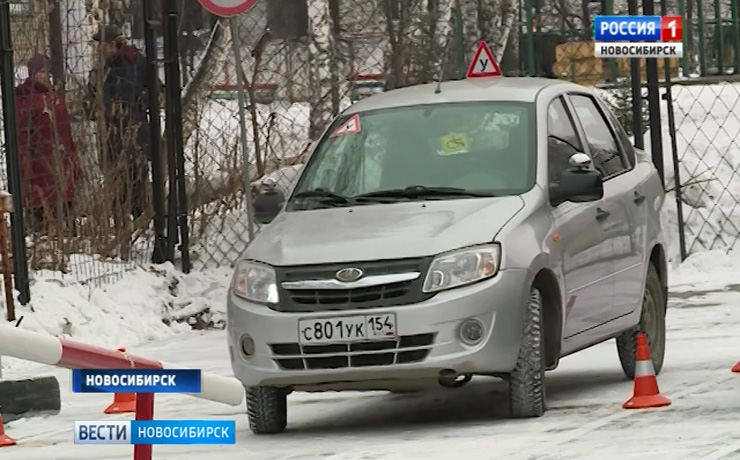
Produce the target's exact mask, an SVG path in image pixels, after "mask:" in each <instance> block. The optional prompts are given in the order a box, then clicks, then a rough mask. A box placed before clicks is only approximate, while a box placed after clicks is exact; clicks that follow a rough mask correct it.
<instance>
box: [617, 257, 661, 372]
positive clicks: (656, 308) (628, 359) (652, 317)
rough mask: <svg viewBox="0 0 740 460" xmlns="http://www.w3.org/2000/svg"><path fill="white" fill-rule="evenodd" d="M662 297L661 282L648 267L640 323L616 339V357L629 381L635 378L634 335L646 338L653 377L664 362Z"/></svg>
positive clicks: (652, 267)
mask: <svg viewBox="0 0 740 460" xmlns="http://www.w3.org/2000/svg"><path fill="white" fill-rule="evenodd" d="M666 302H667V299H666V296H665V288H664V286H663V282H662V281H661V280H660V275H658V270H656V269H655V266H654V265H653V264H650V266H649V267H648V271H647V279H646V281H645V291H644V293H643V299H642V313H641V315H640V324H639V325H638V326H636V327H634V328H632V329H630V330H628V331H625V332H623V333H622V334H621V335H620V336H619V337H617V354H618V355H619V362H620V364H621V365H622V370H623V371H624V375H625V376H626V377H627V378H628V379H630V380H632V379H634V378H635V358H636V356H635V355H636V353H637V333H638V332H644V333H645V334H646V335H647V337H648V345H649V348H650V358H651V359H652V361H653V368H654V369H655V375H658V374H660V370H661V369H662V368H663V361H664V360H665V334H666V327H665V314H666Z"/></svg>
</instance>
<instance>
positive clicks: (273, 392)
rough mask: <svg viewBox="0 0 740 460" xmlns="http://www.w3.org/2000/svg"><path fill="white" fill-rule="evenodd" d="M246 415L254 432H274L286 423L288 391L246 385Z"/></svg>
mask: <svg viewBox="0 0 740 460" xmlns="http://www.w3.org/2000/svg"><path fill="white" fill-rule="evenodd" d="M246 391H247V417H248V418H249V428H250V429H251V430H252V432H253V433H254V434H275V433H280V432H282V431H283V430H285V426H286V425H287V424H288V398H287V395H288V391H287V390H286V389H284V388H277V387H248V388H247V389H246Z"/></svg>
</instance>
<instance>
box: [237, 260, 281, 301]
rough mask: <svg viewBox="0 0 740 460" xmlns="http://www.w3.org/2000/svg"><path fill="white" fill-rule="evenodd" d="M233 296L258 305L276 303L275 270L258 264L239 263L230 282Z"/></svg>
mask: <svg viewBox="0 0 740 460" xmlns="http://www.w3.org/2000/svg"><path fill="white" fill-rule="evenodd" d="M231 290H232V291H233V292H234V294H236V295H238V296H239V297H242V298H244V299H247V300H251V301H253V302H259V303H270V304H276V303H278V290H277V281H276V280H275V270H274V269H273V268H272V267H270V266H269V265H265V264H261V263H259V262H252V261H246V260H245V261H241V262H239V264H237V266H236V271H235V272H234V278H233V280H232V282H231Z"/></svg>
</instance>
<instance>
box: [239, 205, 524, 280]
mask: <svg viewBox="0 0 740 460" xmlns="http://www.w3.org/2000/svg"><path fill="white" fill-rule="evenodd" d="M523 207H524V201H523V200H522V199H521V198H520V197H519V196H509V197H497V198H478V199H458V200H446V201H416V202H403V203H394V204H378V205H367V206H356V207H351V208H331V209H316V210H310V211H293V212H281V213H280V215H278V217H277V218H276V219H275V220H274V221H273V222H272V223H271V224H269V225H267V226H265V227H263V228H262V229H261V232H260V233H259V235H257V237H256V238H255V240H254V242H253V243H252V244H250V245H249V247H248V248H247V251H246V254H245V255H246V257H247V258H249V259H253V260H259V261H262V262H265V263H268V264H271V265H275V266H291V265H308V264H319V263H337V262H347V261H364V260H382V259H401V258H408V257H423V256H429V255H435V254H439V253H441V252H445V251H449V250H453V249H457V248H461V247H465V246H470V245H473V244H480V243H486V242H489V241H492V240H493V238H494V237H495V236H496V234H497V233H498V232H499V230H501V228H502V227H503V226H504V225H505V224H506V223H507V222H508V221H509V220H510V219H511V218H512V217H514V215H516V214H517V213H518V212H519V211H521V210H522V208H523Z"/></svg>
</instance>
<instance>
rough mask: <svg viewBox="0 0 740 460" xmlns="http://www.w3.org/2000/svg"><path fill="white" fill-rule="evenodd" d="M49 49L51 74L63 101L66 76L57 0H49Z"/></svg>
mask: <svg viewBox="0 0 740 460" xmlns="http://www.w3.org/2000/svg"><path fill="white" fill-rule="evenodd" d="M48 12H49V48H50V51H51V53H50V54H51V56H50V57H51V74H52V75H53V76H54V86H56V88H57V91H58V92H59V96H61V97H62V99H64V92H65V89H66V86H67V85H66V83H67V79H66V74H67V72H66V71H65V68H64V44H63V43H62V40H63V37H64V34H63V33H62V12H61V10H60V8H59V0H49V8H48Z"/></svg>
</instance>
